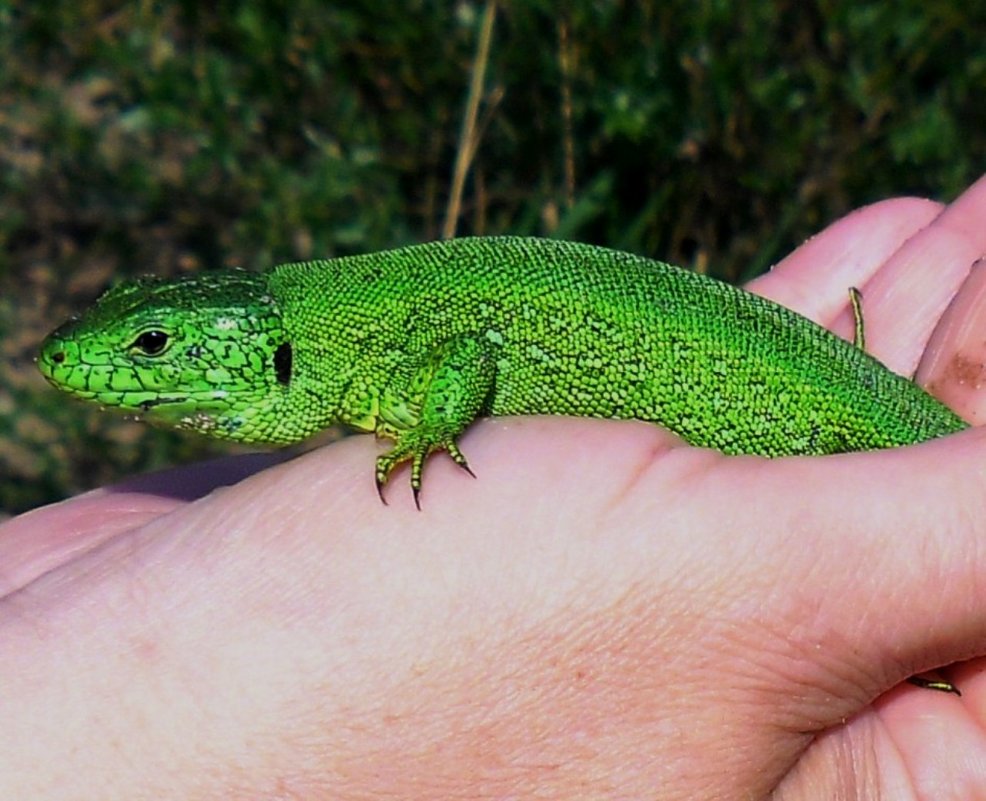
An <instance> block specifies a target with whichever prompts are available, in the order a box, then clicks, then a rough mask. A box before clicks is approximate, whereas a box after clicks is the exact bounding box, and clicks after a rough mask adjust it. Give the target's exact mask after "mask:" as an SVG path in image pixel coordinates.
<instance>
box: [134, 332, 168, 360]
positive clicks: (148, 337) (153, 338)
mask: <svg viewBox="0 0 986 801" xmlns="http://www.w3.org/2000/svg"><path fill="white" fill-rule="evenodd" d="M167 345H168V335H167V334H166V333H164V331H157V330H151V331H145V332H144V333H143V334H141V335H140V336H139V337H137V339H135V340H134V344H133V345H131V346H130V347H132V348H136V349H137V350H139V351H140V352H141V353H143V354H144V355H145V356H157V355H158V354H159V353H161V352H162V351H163V350H164V349H165V348H166V347H167Z"/></svg>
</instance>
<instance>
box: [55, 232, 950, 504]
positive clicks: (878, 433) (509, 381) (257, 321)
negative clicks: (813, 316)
mask: <svg viewBox="0 0 986 801" xmlns="http://www.w3.org/2000/svg"><path fill="white" fill-rule="evenodd" d="M38 365H39V367H40V369H41V372H42V373H43V374H44V376H45V378H47V379H48V381H50V382H51V383H52V384H53V385H54V386H56V387H57V388H59V389H61V390H64V391H65V392H68V393H69V394H71V395H74V396H75V397H77V398H82V399H84V400H89V401H93V402H95V403H99V404H101V405H103V406H109V407H118V408H120V409H123V410H125V411H128V412H131V413H137V414H139V415H141V416H143V417H144V418H146V419H147V420H148V421H149V422H151V423H154V424H157V425H162V426H169V427H174V428H181V429H188V430H194V431H198V432H201V433H204V434H208V435H210V436H214V437H221V438H225V439H232V440H240V441H242V442H247V443H270V444H288V443H293V442H298V441H300V440H303V439H305V438H306V437H309V436H311V435H312V434H314V433H316V432H318V431H320V430H322V429H324V428H326V427H328V426H331V425H333V424H338V423H341V424H344V425H346V426H348V427H350V428H353V429H356V430H357V431H364V432H374V433H376V434H377V435H378V436H381V437H385V438H388V439H391V440H393V442H394V447H393V448H392V449H391V450H390V451H388V452H386V453H384V454H382V455H381V456H380V457H379V458H378V459H377V463H376V483H377V489H378V491H379V492H380V497H381V499H383V497H384V495H383V487H384V485H385V484H386V482H387V480H388V477H389V476H390V474H391V471H392V470H393V469H394V468H395V467H396V466H397V465H398V464H400V463H402V462H405V461H408V460H409V461H410V462H411V487H412V490H413V493H414V500H415V503H419V492H420V489H421V472H422V467H423V464H424V462H425V459H426V458H427V456H428V455H429V454H430V453H431V452H433V451H436V450H445V451H447V452H448V453H449V454H450V455H451V457H452V459H454V460H455V462H456V463H457V464H458V465H460V466H461V467H462V468H464V469H466V470H469V467H468V464H467V462H466V459H465V457H464V456H463V454H462V452H461V451H460V450H459V448H458V446H457V445H456V442H457V439H458V438H459V436H460V435H461V434H462V432H463V431H464V430H465V429H466V428H467V427H468V426H469V425H470V423H472V422H473V420H475V419H476V418H477V417H479V416H481V415H508V414H565V415H582V416H589V417H605V418H619V419H636V420H648V421H652V422H654V423H659V424H660V425H662V426H665V427H667V428H669V429H670V430H671V431H674V432H675V433H677V434H678V435H680V436H681V437H683V438H684V439H685V440H687V441H688V442H690V443H692V444H695V445H701V446H708V447H712V448H717V449H719V450H720V451H723V452H725V453H733V454H735V453H748V454H761V455H764V456H782V455H790V454H826V453H838V452H845V451H859V450H870V449H877V448H887V447H893V446H898V445H907V444H910V443H915V442H919V441H922V440H926V439H930V438H932V437H937V436H941V435H944V434H948V433H950V432H953V431H958V430H960V429H963V428H965V427H966V423H965V422H964V421H963V420H962V419H961V418H959V417H958V416H957V415H955V414H954V413H953V412H952V411H950V410H949V409H948V408H947V407H946V406H944V405H943V404H941V403H939V402H938V401H937V400H935V399H934V398H932V397H931V396H930V395H928V394H927V393H926V392H925V391H924V390H922V389H921V388H920V387H918V386H917V385H915V384H914V383H912V382H911V381H908V380H907V379H905V378H903V377H901V376H899V375H897V374H895V373H893V372H891V371H890V370H888V369H887V368H886V367H884V366H883V365H882V364H881V363H880V362H878V361H877V360H876V359H874V358H872V357H871V356H869V355H867V354H866V353H864V352H863V351H862V350H861V349H860V348H857V347H854V346H853V345H852V344H850V343H848V342H845V341H844V340H842V339H839V338H838V337H836V336H834V335H833V334H831V333H829V332H828V331H826V330H825V329H823V328H821V327H820V326H818V325H816V324H815V323H813V322H811V321H809V320H807V319H806V318H804V317H801V316H800V315H798V314H796V313H794V312H792V311H789V310H788V309H785V308H783V307H782V306H779V305H778V304H776V303H772V302H771V301H768V300H765V299H764V298H760V297H757V296H755V295H752V294H750V293H747V292H744V291H743V290H741V289H737V288H735V287H732V286H729V285H727V284H724V283H720V282H718V281H715V280H712V279H710V278H707V277H703V276H700V275H697V274H695V273H692V272H689V271H687V270H683V269H681V268H678V267H674V266H671V265H668V264H664V263H661V262H656V261H651V260H648V259H645V258H641V257H639V256H633V255H630V254H627V253H621V252H617V251H613V250H607V249H604V248H600V247H594V246H590V245H584V244H576V243H572V242H562V241H554V240H545V239H525V238H516V237H479V238H465V239H455V240H450V241H445V242H433V243H430V244H424V245H417V246H412V247H406V248H401V249H398V250H391V251H386V252H382V253H373V254H368V255H363V256H351V257H346V258H340V259H332V260H329V261H310V262H302V263H296V264H284V265H281V266H278V267H274V268H273V269H271V270H269V271H268V272H266V273H249V272H243V271H225V272H212V273H206V274H203V275H198V276H193V277H184V278H177V279H173V280H162V279H155V278H146V279H139V280H137V281H133V282H130V283H125V284H122V285H120V286H117V287H115V288H114V289H111V290H110V291H108V292H107V293H106V294H105V295H103V296H102V297H101V298H100V299H99V300H98V301H97V302H96V304H95V305H94V306H93V307H92V308H91V309H89V310H88V311H87V312H86V313H84V314H83V315H82V316H81V317H78V318H73V319H71V320H69V321H68V322H67V323H65V324H64V325H62V326H61V327H60V328H58V329H57V330H56V331H54V332H53V333H52V334H51V335H50V336H49V337H48V338H47V339H46V340H45V342H44V344H43V346H42V348H41V354H40V357H39V359H38ZM470 472H471V471H470Z"/></svg>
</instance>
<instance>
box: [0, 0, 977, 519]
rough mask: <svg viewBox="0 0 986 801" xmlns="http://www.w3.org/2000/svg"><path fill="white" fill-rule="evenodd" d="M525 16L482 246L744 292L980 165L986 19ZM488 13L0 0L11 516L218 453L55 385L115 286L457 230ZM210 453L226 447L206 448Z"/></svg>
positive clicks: (4, 431)
mask: <svg viewBox="0 0 986 801" xmlns="http://www.w3.org/2000/svg"><path fill="white" fill-rule="evenodd" d="M560 7H561V8H563V9H564V11H563V12H561V13H559V11H558V9H559V5H558V4H556V3H549V2H547V0H533V1H532V2H528V3H515V4H514V3H506V2H504V3H503V4H502V5H501V7H500V9H499V10H498V15H497V19H496V28H495V31H494V38H493V48H492V53H491V57H490V64H489V68H488V71H487V91H486V95H485V98H484V102H483V103H482V104H481V108H480V115H479V116H480V119H479V123H480V124H479V130H478V143H477V144H478V146H477V148H476V155H475V158H474V160H473V163H472V167H471V171H470V179H469V181H468V183H467V187H466V195H465V197H464V199H463V205H462V214H461V219H460V220H459V225H458V231H459V233H460V234H466V233H497V232H511V233H537V234H552V235H563V236H565V237H569V238H575V239H581V240H586V241H593V242H599V243H603V244H608V245H612V246H616V247H622V248H626V249H629V250H634V251H637V252H640V253H645V254H649V255H655V256H660V257H663V258H667V259H669V260H672V261H677V262H679V263H683V264H688V265H693V264H700V265H705V264H709V265H711V267H710V268H709V269H710V271H711V272H713V273H715V274H718V275H720V276H723V277H726V278H730V279H739V278H743V277H748V276H750V275H751V274H754V273H756V272H758V271H760V270H762V269H764V268H765V267H766V266H768V265H769V264H771V263H772V262H774V261H776V260H777V259H779V258H780V257H782V256H783V255H784V254H785V252H787V251H788V250H790V249H791V248H792V247H793V246H795V245H796V244H798V243H799V242H800V241H801V240H803V239H804V238H805V237H806V236H808V235H810V234H811V233H812V232H813V231H815V230H817V229H818V228H820V227H823V226H824V225H825V224H826V223H827V222H829V221H831V220H833V219H835V218H837V217H838V216H840V215H841V214H843V213H845V212H847V211H848V210H850V209H851V208H854V207H856V206H859V205H861V204H864V203H866V202H869V201H873V200H876V199H879V198H882V197H886V196H890V195H900V194H908V193H915V194H921V195H929V196H932V197H935V198H939V199H949V198H951V197H952V196H954V195H955V194H956V193H957V192H959V191H960V190H961V188H962V187H963V186H964V185H966V184H967V183H969V182H970V181H971V180H973V179H974V178H975V177H976V176H977V175H978V174H979V173H980V172H981V170H982V168H983V164H984V158H983V157H984V153H986V147H984V145H986V133H984V132H986V112H984V108H986V105H984V104H983V103H982V95H983V89H984V87H986V50H984V49H983V48H982V42H981V36H980V34H979V32H980V31H982V30H984V29H986V8H984V5H983V3H982V1H981V0H973V1H972V2H969V3H964V4H956V3H952V2H948V1H947V0H925V1H924V2H917V1H916V0H904V2H900V3H894V4H872V3H869V4H868V3H862V4H861V3H857V2H851V0H818V2H815V3H808V4H805V3H795V2H790V1H785V0H775V2H771V3H760V4H735V3H727V2H723V1H722V0H703V1H702V2H698V3H694V2H692V3H685V2H680V0H665V2H646V1H643V2H636V3H621V2H616V0H573V1H572V2H569V3H566V4H562V5H561V6H560ZM481 16H482V5H481V3H479V2H478V0H460V1H459V2H457V3H439V2H434V0H410V1H409V2H405V3H400V4H385V3H384V4H381V3H371V2H368V1H367V0H357V2H351V3H347V4H330V3H324V2H320V1H319V0H298V2H294V3H279V2H273V0H265V1H264V2H248V1H247V0H222V1H221V2H218V3H213V4H204V3H197V2H191V1H190V0H183V1H178V0H174V1H172V2H168V1H167V0H160V1H159V2H146V1H142V2H138V3H129V4H120V3H113V2H107V0H74V2H67V1H66V0H52V1H51V2H47V3H37V4H28V3H12V2H9V0H6V1H5V0H0V52H3V53H4V54H5V55H4V69H3V70H2V71H0V101H2V102H0V336H2V340H0V349H2V351H3V353H2V355H3V362H2V365H0V508H4V509H7V510H11V511H13V510H17V509H23V508H26V507H28V506H30V505H33V504H37V503H40V502H42V501H44V500H46V499H51V498H53V497H57V496H59V495H63V494H65V493H67V492H72V491H77V490H78V489H80V488H81V487H83V486H88V485H92V484H96V483H102V482H106V481H108V480H110V479H111V478H112V477H114V476H120V475H122V474H125V473H127V472H129V471H132V470H136V469H143V468H146V467H147V466H150V465H155V464H164V463H167V462H170V461H174V460H177V459H180V458H188V457H190V456H192V455H196V454H201V453H204V452H205V451H204V447H205V446H203V445H202V444H200V443H195V442H194V441H189V440H187V439H182V438H176V437H173V436H166V435H162V434H160V433H159V432H147V433H146V435H145V432H144V430H143V429H140V428H138V427H136V426H134V425H133V424H123V425H122V426H121V425H120V424H119V423H118V421H117V420H116V419H115V418H113V417H111V416H109V415H98V414H95V413H91V412H89V411H88V410H86V409H84V408H83V407H81V406H76V405H74V404H69V405H66V404H65V402H64V401H63V399H61V398H59V397H57V396H55V395H54V393H53V392H51V391H49V390H47V388H45V387H44V385H43V383H42V382H41V379H40V378H39V377H37V376H36V375H35V373H34V370H33V366H32V364H31V357H32V355H33V349H34V348H35V347H36V345H37V342H38V340H39V339H40V337H41V336H42V335H43V334H44V332H45V331H46V329H47V328H49V327H50V326H51V325H52V324H54V323H55V322H57V321H58V320H59V319H60V318H61V317H63V316H64V315H65V314H67V313H68V312H69V311H70V310H71V309H73V308H75V307H78V306H80V305H82V304H83V303H84V302H85V301H87V300H89V299H91V298H92V297H93V296H94V295H95V293H96V292H97V291H98V290H99V288H100V287H101V286H103V285H105V284H106V283H107V282H108V281H110V280H111V279H113V278H114V277H118V276H123V275H127V274H133V273H142V272H155V273H161V274H167V273H174V272H180V271H189V270H200V269H209V268H213V267H219V266H231V265H235V266H244V267H248V268H262V267H265V266H268V265H269V264H271V263H274V262H277V261H284V260H290V259H299V258H308V257H311V256H330V255H333V254H339V253H349V252H358V251H364V250H371V249H377V248H382V247H387V246H391V245H396V244H402V243H406V242H410V241H416V240H424V239H429V238H434V237H436V236H437V235H438V233H439V231H440V230H441V225H442V222H443V217H444V213H445V207H446V202H447V199H448V194H449V185H450V177H451V173H452V164H453V161H454V158H455V153H456V149H457V147H458V146H459V143H458V136H459V129H460V125H461V116H462V110H463V107H464V103H465V96H466V90H467V87H468V83H469V77H470V73H471V71H472V69H473V59H474V54H475V46H476V35H477V29H478V24H479V19H480V17H481ZM209 447H210V448H211V447H212V446H209Z"/></svg>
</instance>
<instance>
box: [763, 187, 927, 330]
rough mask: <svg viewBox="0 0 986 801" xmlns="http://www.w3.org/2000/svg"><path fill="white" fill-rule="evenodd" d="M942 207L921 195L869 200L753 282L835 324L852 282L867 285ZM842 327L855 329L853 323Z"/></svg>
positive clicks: (810, 315) (810, 314)
mask: <svg viewBox="0 0 986 801" xmlns="http://www.w3.org/2000/svg"><path fill="white" fill-rule="evenodd" d="M942 208H943V207H942V205H941V204H939V203H933V202H931V201H930V200H921V199H918V198H894V199H892V200H884V201H881V202H879V203H874V204H872V205H870V206H866V207H864V208H862V209H859V210H857V211H854V212H852V213H851V214H849V215H847V216H845V217H843V218H842V219H840V220H838V221H836V222H834V223H833V224H832V225H830V226H828V227H827V228H826V229H825V230H824V231H822V232H821V233H819V234H816V235H815V236H813V237H812V238H811V239H809V240H808V241H807V242H805V243H804V244H803V245H802V246H801V247H799V248H798V249H797V250H795V251H794V252H793V253H792V254H791V255H790V256H788V257H787V258H785V259H784V260H783V261H781V262H780V263H778V264H777V265H776V266H775V267H774V268H773V269H772V270H771V271H770V272H769V273H766V274H765V275H762V276H761V277H759V278H757V279H756V280H754V281H751V282H750V283H749V284H748V285H747V288H748V289H749V290H750V291H751V292H756V293H757V294H759V295H763V296H764V297H768V298H771V299H772V300H775V301H777V302H778V303H781V304H783V305H784V306H787V307H788V308H791V309H794V310H795V311H797V312H800V313H801V314H803V315H804V316H806V317H808V318H809V319H811V320H814V321H815V322H817V323H819V324H820V325H824V326H826V327H829V326H831V325H832V323H833V322H834V321H835V319H836V318H837V317H838V316H839V315H840V314H841V313H842V312H843V311H845V309H846V305H847V302H848V291H849V287H853V286H855V287H859V286H862V285H864V284H865V283H866V282H867V281H868V280H869V278H870V276H872V275H873V274H875V273H876V272H877V271H878V270H879V269H880V268H881V267H882V265H883V264H884V262H886V261H887V259H889V258H890V257H891V256H892V255H893V254H894V252H896V250H897V249H898V248H899V247H900V246H901V244H902V243H903V242H905V241H907V239H909V238H910V237H911V236H913V235H914V234H915V233H917V232H918V231H920V230H921V229H922V228H924V227H925V226H926V225H928V223H930V222H931V221H932V220H933V219H935V217H936V216H937V215H938V214H939V213H940V212H941V210H942ZM840 333H841V334H842V335H843V336H845V335H847V334H849V335H851V333H852V328H847V329H845V330H840Z"/></svg>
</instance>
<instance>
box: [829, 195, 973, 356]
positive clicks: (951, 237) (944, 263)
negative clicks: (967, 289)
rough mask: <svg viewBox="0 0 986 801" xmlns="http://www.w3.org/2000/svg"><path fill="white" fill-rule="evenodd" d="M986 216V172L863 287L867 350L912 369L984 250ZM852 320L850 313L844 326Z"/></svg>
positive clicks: (907, 242) (913, 237) (902, 247)
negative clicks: (983, 222) (985, 219)
mask: <svg viewBox="0 0 986 801" xmlns="http://www.w3.org/2000/svg"><path fill="white" fill-rule="evenodd" d="M984 217H986V176H984V177H983V178H980V179H979V181H977V182H976V183H975V184H973V185H972V186H971V187H970V188H969V189H967V190H966V191H965V192H964V193H963V194H962V195H961V196H959V197H958V198H957V199H956V200H954V201H953V202H952V203H950V204H949V205H948V206H946V207H945V209H944V210H943V211H942V212H941V214H939V215H938V216H937V217H936V218H935V219H934V220H933V221H932V222H931V223H930V224H929V225H927V226H925V227H924V228H923V229H921V230H920V231H919V232H917V233H915V234H914V236H912V237H911V238H910V239H908V240H907V241H906V242H904V243H903V244H902V245H901V247H900V248H899V249H898V250H897V251H896V252H895V253H894V254H893V256H891V257H890V259H888V260H887V262H886V263H885V265H884V266H883V267H882V268H881V269H880V270H879V271H878V272H877V273H876V274H875V275H874V276H873V277H872V278H871V279H870V280H869V281H867V282H866V283H865V284H864V285H863V286H862V287H860V289H862V291H863V298H864V301H863V312H864V315H865V317H866V328H867V345H866V349H867V350H868V351H869V352H870V353H872V354H873V355H874V356H876V357H877V358H878V359H880V361H882V362H883V363H884V364H886V365H887V366H888V367H890V368H891V369H892V370H895V371H896V372H898V373H901V374H903V375H913V374H914V372H915V370H916V369H917V366H918V362H919V361H920V359H921V356H922V354H923V353H924V351H925V348H926V347H927V345H928V344H929V339H930V338H931V334H932V332H933V331H934V329H935V326H936V325H937V324H938V320H939V318H940V317H941V316H942V313H943V312H944V311H945V309H946V308H947V307H948V305H949V303H950V302H951V301H952V298H953V297H954V296H955V295H956V293H957V292H958V291H959V288H960V287H961V286H962V283H963V282H964V281H965V279H966V277H967V276H968V274H969V272H970V270H971V269H972V266H973V264H974V263H975V262H976V261H977V260H978V259H980V258H981V257H982V256H983V254H984V253H986V225H983V224H982V220H983V219H984ZM848 322H849V321H848V316H847V319H846V320H845V321H843V325H848ZM850 330H851V329H850ZM938 346H939V347H940V346H941V344H940V343H939V345H938ZM946 358H947V357H946Z"/></svg>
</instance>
